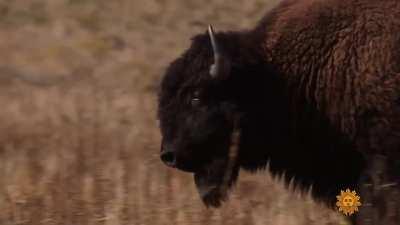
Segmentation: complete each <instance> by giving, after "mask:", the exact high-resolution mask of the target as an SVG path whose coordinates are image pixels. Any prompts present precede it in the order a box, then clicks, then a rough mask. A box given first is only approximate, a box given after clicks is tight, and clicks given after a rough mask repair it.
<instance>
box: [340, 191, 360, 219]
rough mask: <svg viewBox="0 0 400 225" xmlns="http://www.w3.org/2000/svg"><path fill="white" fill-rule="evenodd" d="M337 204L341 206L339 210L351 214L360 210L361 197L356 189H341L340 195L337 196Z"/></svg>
mask: <svg viewBox="0 0 400 225" xmlns="http://www.w3.org/2000/svg"><path fill="white" fill-rule="evenodd" d="M336 198H337V202H336V206H337V207H339V211H340V212H343V213H344V214H345V215H347V216H350V215H351V214H353V213H354V212H357V211H358V206H361V202H360V197H359V196H358V195H357V193H356V192H355V191H350V189H346V191H340V195H338V196H336Z"/></svg>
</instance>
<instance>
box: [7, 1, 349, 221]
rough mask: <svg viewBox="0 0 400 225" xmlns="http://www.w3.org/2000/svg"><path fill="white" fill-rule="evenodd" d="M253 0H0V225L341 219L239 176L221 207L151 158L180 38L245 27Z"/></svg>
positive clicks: (258, 178)
mask: <svg viewBox="0 0 400 225" xmlns="http://www.w3.org/2000/svg"><path fill="white" fill-rule="evenodd" d="M265 2H266V1H261V0H251V1H249V0H237V1H235V2H233V1H229V2H228V1H225V0H208V1H197V0H175V1H167V0H115V1H107V0H96V1H95V0H19V1H12V0H1V1H0V58H1V61H0V102H1V110H0V134H1V135H0V224H2V225H14V224H29V225H35V224H46V225H50V224H67V225H71V224H82V225H84V224H88V225H94V224H107V225H119V224H132V225H136V224H137V225H139V224H144V225H161V224H176V225H179V224H185V225H189V224H232V225H233V224H244V225H253V224H273V225H292V224H293V225H302V224H304V225H312V224H318V225H322V224H335V225H339V224H345V222H344V220H343V218H342V217H341V216H340V215H338V214H337V213H335V212H334V211H331V210H328V209H325V208H324V207H322V206H320V205H317V204H316V203H314V202H313V201H312V200H310V198H308V197H301V196H299V195H298V194H295V193H293V192H288V191H286V190H285V189H283V187H282V185H281V184H280V182H276V181H273V180H272V179H271V177H269V175H268V174H267V173H262V174H259V175H249V174H242V176H241V178H240V182H239V185H238V188H237V189H236V190H235V191H234V192H233V195H232V198H231V201H230V202H229V203H227V204H225V205H224V206H223V207H222V209H218V210H207V209H205V208H204V206H203V205H202V204H201V202H200V200H199V197H198V195H197V193H196V190H195V187H194V185H193V180H192V177H191V176H190V175H188V174H184V173H181V172H178V171H173V170H170V169H167V168H166V167H165V166H163V165H162V164H161V163H160V160H159V158H158V151H159V142H160V137H159V133H158V129H157V123H156V119H155V118H156V116H155V106H156V96H155V89H156V87H157V84H158V81H159V79H160V76H161V74H162V71H163V69H164V68H165V66H166V65H167V64H168V62H170V61H171V60H172V59H173V58H175V57H176V56H177V55H178V54H179V53H180V52H181V51H182V50H183V49H184V48H186V47H187V45H188V44H189V38H190V37H191V36H192V35H193V34H195V33H197V32H200V31H203V30H204V29H205V27H206V24H208V23H213V24H214V25H215V26H216V27H217V28H220V29H239V28H244V27H249V26H251V25H254V23H255V22H256V21H257V20H258V19H259V18H260V16H261V15H262V14H263V12H265V11H266V10H267V8H268V7H267V6H268V5H270V6H271V5H273V4H275V2H276V0H274V1H271V2H270V3H265Z"/></svg>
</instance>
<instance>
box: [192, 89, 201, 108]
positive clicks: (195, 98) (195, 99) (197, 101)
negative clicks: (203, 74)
mask: <svg viewBox="0 0 400 225" xmlns="http://www.w3.org/2000/svg"><path fill="white" fill-rule="evenodd" d="M199 96H200V92H199V91H195V92H194V93H193V98H192V99H191V100H190V104H191V105H192V106H194V107H196V106H198V105H199V104H200V98H199Z"/></svg>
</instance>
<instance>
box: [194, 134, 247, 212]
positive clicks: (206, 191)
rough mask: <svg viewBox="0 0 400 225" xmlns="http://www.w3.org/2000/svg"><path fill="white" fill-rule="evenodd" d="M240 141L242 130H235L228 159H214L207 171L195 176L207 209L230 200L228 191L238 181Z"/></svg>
mask: <svg viewBox="0 0 400 225" xmlns="http://www.w3.org/2000/svg"><path fill="white" fill-rule="evenodd" d="M239 139H240V130H238V129H235V130H234V131H233V133H232V136H231V145H230V148H229V154H228V155H227V157H225V158H218V159H214V160H213V161H212V162H211V163H210V164H209V165H207V166H206V167H205V169H203V170H201V171H198V172H196V173H195V174H194V181H195V184H196V187H197V190H198V192H199V194H200V197H201V199H202V200H203V202H204V204H205V205H206V206H207V207H208V206H213V207H219V206H220V205H221V202H222V201H225V200H226V199H227V198H228V190H229V188H230V187H232V185H233V184H234V183H235V181H236V180H237V177H238V175H239V163H238V147H239Z"/></svg>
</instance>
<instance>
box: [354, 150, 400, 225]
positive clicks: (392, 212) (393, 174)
mask: <svg viewBox="0 0 400 225" xmlns="http://www.w3.org/2000/svg"><path fill="white" fill-rule="evenodd" d="M397 163H399V162H398V161H396V158H394V159H393V158H391V157H387V156H384V155H379V154H374V155H372V156H370V157H368V159H367V167H366V169H365V171H364V172H363V174H362V176H361V179H360V184H359V188H360V196H361V202H362V206H361V207H360V211H359V213H358V214H356V216H355V217H354V222H355V224H357V225H379V224H385V225H395V224H398V223H399V221H400V183H399V178H400V174H399V173H398V172H399V171H398V169H397V168H396V167H397V166H398V165H396V164H397Z"/></svg>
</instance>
